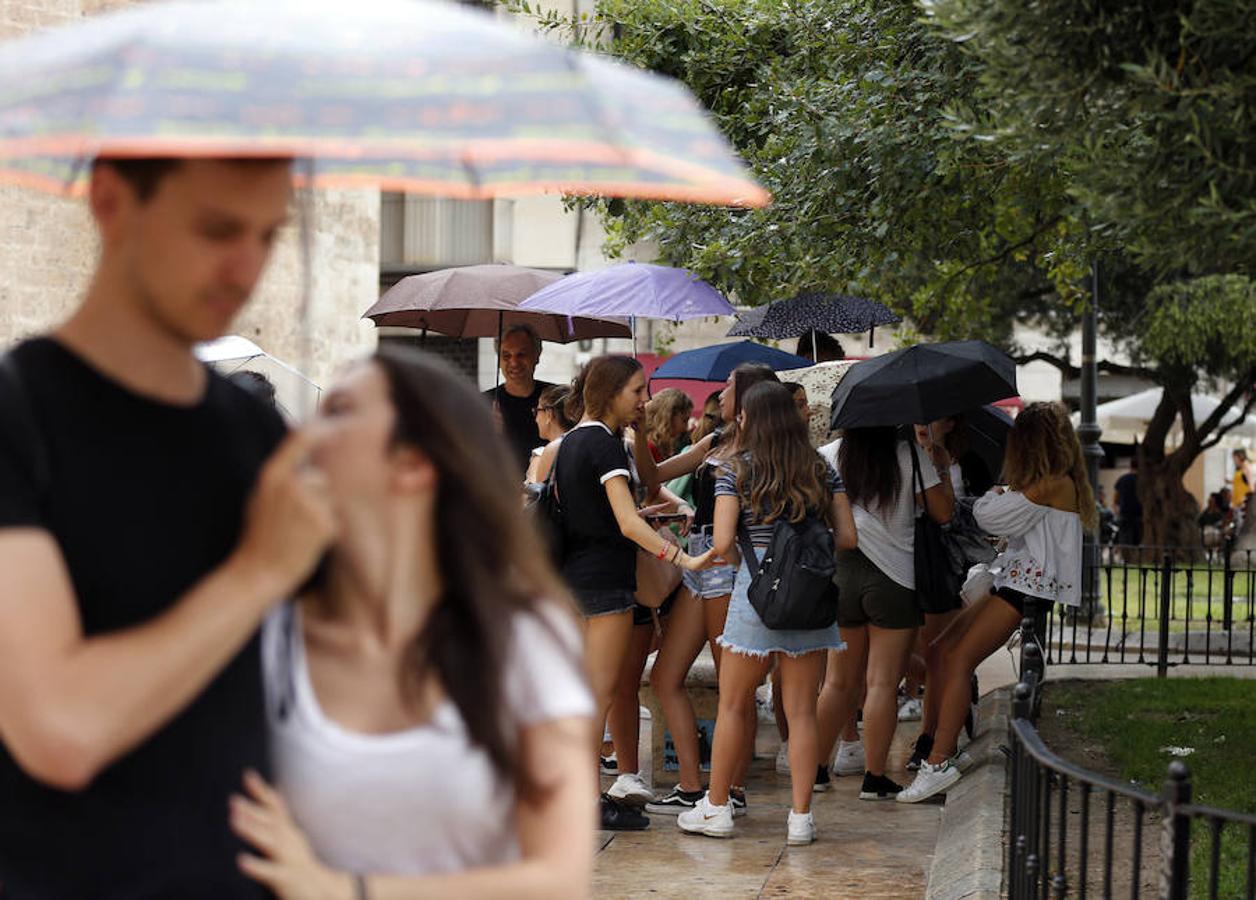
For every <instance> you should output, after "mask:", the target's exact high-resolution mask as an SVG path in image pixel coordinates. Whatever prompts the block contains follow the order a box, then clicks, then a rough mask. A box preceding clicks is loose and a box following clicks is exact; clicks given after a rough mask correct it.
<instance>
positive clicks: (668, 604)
mask: <svg viewBox="0 0 1256 900" xmlns="http://www.w3.org/2000/svg"><path fill="white" fill-rule="evenodd" d="M675 602H676V592H675V591H673V592H672V593H671V594H669V595H668V597H667V599H666V600H664V601H663V604H662V605H661V606H659V608H658V609H657V610H655V609H651V608H650V607H648V606H642V605H641V604H640V603H634V604H633V605H632V624H633V625H650V624H652V623H653V622H654V613H655V612H657V613H658V614H659V619H660V620H661V619H665V618H667V614H668V613H669V612H671V611H672V604H673V603H675Z"/></svg>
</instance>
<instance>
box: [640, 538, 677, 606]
mask: <svg viewBox="0 0 1256 900" xmlns="http://www.w3.org/2000/svg"><path fill="white" fill-rule="evenodd" d="M658 535H659V537H661V538H662V539H663V540H665V541H667V542H668V544H669V545H675V546H677V547H679V546H680V539H679V538H677V537H676V535H675V534H673V533H672V530H671V529H670V528H660V529H659V530H658ZM680 582H681V573H680V567H679V566H677V565H674V564H673V563H670V562H668V561H667V560H665V559H659V558H658V557H657V556H654V555H653V554H651V553H648V552H646V551H645V550H642V549H641V548H640V547H638V548H637V603H638V604H639V605H641V606H645V607H648V608H649V609H658V608H659V607H660V606H662V605H663V603H664V601H665V600H667V598H668V597H670V596H671V595H672V593H673V592H674V591H675V590H676V588H678V587H680Z"/></svg>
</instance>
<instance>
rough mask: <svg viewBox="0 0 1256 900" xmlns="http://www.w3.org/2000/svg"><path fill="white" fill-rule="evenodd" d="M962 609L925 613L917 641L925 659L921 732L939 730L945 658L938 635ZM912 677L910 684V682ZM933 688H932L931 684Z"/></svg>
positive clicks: (928, 732) (930, 733) (926, 732)
mask: <svg viewBox="0 0 1256 900" xmlns="http://www.w3.org/2000/svg"><path fill="white" fill-rule="evenodd" d="M959 613H960V611H959V610H958V609H953V610H951V611H950V612H945V613H940V614H938V615H933V614H931V613H925V627H924V628H921V629H920V640H919V641H918V642H917V646H918V647H919V646H920V645H921V644H923V645H924V660H925V702H924V711H923V712H922V713H921V717H920V719H921V721H920V733H921V734H928V735H932V734H934V733H935V732H936V731H937V730H938V708H939V706H940V701H941V697H940V696H939V695H940V694H941V692H942V690H941V686H942V671H943V669H942V667H943V663H944V660H943V659H942V649H941V646H940V645H937V644H935V642H936V641H937V639H938V635H940V634H941V633H942V632H944V631H946V629H947V626H949V625H950V624H951V623H952V622H954V621H955V617H956V616H958V615H959ZM910 683H911V681H910V679H909V680H908V684H910ZM931 684H932V685H933V689H932V690H930V687H929V686H930V685H931ZM908 696H912V697H914V696H915V694H911V693H909V694H908Z"/></svg>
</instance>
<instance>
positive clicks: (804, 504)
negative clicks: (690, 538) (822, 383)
mask: <svg viewBox="0 0 1256 900" xmlns="http://www.w3.org/2000/svg"><path fill="white" fill-rule="evenodd" d="M739 399H740V400H741V409H742V412H743V413H744V414H745V417H746V421H745V425H744V427H743V428H742V430H741V433H740V437H739V441H740V442H739V444H738V450H739V451H741V452H739V453H738V454H737V457H736V459H735V461H734V463H733V467H734V471H735V472H736V473H737V493H738V494H740V495H741V502H742V506H743V507H745V508H747V509H750V510H752V511H753V512H754V513H755V515H756V516H761V517H762V521H764V522H774V521H776V520H777V519H781V518H784V519H786V520H788V521H790V522H799V521H801V520H802V519H803V518H805V517H806V516H807V515H808V514H811V515H816V514H819V515H823V516H825V517H826V518H827V516H828V512H829V488H828V464H827V463H825V461H824V459H823V458H821V456H820V454H819V453H817V452H816V451H815V448H813V447H812V446H811V439H810V438H809V436H808V434H807V426H806V425H805V424H803V421H802V416H800V415H798V406H797V405H796V404H795V403H794V395H793V394H791V393H790V392H789V391H788V390H787V389H786V388H785V387H784V386H783V385H781V384H780V383H779V382H770V381H769V382H761V383H759V384H756V385H755V386H754V387H752V388H750V390H748V391H746V395H745V396H744V397H740V398H739Z"/></svg>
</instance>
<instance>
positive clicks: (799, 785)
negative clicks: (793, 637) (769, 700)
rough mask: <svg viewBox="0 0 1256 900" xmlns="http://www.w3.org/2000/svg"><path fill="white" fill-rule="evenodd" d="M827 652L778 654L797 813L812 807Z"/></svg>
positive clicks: (790, 777)
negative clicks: (818, 705)
mask: <svg viewBox="0 0 1256 900" xmlns="http://www.w3.org/2000/svg"><path fill="white" fill-rule="evenodd" d="M825 655H826V654H825V652H823V651H816V652H815V653H807V654H805V655H803V656H787V655H786V654H784V653H780V654H777V661H778V665H779V667H780V670H781V695H782V696H781V702H782V704H784V706H785V718H787V719H788V720H789V733H790V735H791V737H790V741H789V782H790V787H791V789H792V794H793V800H794V812H796V813H805V812H808V811H809V810H810V809H811V787H812V785H813V784H814V783H815V774H814V773H815V770H816V766H818V765H819V760H820V752H819V735H818V734H817V730H816V692H817V691H819V689H820V681H821V679H822V678H823V677H824V658H825Z"/></svg>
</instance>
